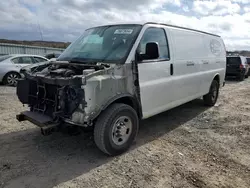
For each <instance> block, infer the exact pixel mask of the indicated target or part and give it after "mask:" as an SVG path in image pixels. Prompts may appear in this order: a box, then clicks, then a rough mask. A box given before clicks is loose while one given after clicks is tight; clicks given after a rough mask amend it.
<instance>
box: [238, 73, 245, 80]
mask: <svg viewBox="0 0 250 188" xmlns="http://www.w3.org/2000/svg"><path fill="white" fill-rule="evenodd" d="M239 80H240V81H244V80H245V74H244V73H242V74H241V75H240V77H239Z"/></svg>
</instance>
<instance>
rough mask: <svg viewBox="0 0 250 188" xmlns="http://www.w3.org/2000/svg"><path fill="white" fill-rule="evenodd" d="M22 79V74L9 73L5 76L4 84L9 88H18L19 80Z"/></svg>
mask: <svg viewBox="0 0 250 188" xmlns="http://www.w3.org/2000/svg"><path fill="white" fill-rule="evenodd" d="M20 77H21V76H20V74H18V73H17V72H9V73H7V74H6V75H5V76H4V78H3V84H4V85H9V86H16V85H17V79H19V78H20Z"/></svg>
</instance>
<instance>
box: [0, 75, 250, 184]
mask: <svg viewBox="0 0 250 188" xmlns="http://www.w3.org/2000/svg"><path fill="white" fill-rule="evenodd" d="M249 96H250V79H249V80H248V81H244V82H234V81H230V82H228V83H227V85H226V86H225V87H224V88H223V89H222V90H221V93H220V98H219V101H218V103H217V104H216V106H215V107H212V108H206V107H204V106H203V105H202V104H203V103H202V101H201V100H195V101H193V102H190V103H188V104H185V105H183V106H181V107H178V108H175V109H173V110H170V111H168V112H165V113H163V114H160V115H157V116H155V117H153V118H150V119H148V120H145V121H143V122H142V123H141V128H140V132H139V135H138V139H137V141H136V143H135V144H134V145H133V146H132V148H131V150H130V151H128V152H127V153H125V154H123V155H121V156H118V157H113V158H112V157H107V156H105V155H103V153H101V152H100V151H99V150H98V149H97V148H96V146H95V144H94V142H93V137H92V134H91V133H84V134H80V135H77V136H70V135H68V134H65V133H64V134H63V133H54V134H52V135H50V136H46V137H44V136H42V135H41V134H40V130H39V129H38V128H37V127H35V126H34V125H32V124H30V123H29V122H23V123H19V122H17V120H15V115H16V114H17V113H18V112H20V111H21V110H23V109H25V108H24V107H23V106H22V105H21V104H20V102H19V101H18V99H17V97H16V95H15V88H12V87H4V86H0V112H1V113H0V187H1V188H2V187H11V188H15V187H17V188H20V187H27V188H36V187H38V188H47V187H58V188H59V187H60V188H61V187H62V188H66V187H67V188H68V187H81V188H82V187H144V188H147V187H162V188H168V187H185V188H188V187H233V188H234V187H237V188H238V187H250V100H249Z"/></svg>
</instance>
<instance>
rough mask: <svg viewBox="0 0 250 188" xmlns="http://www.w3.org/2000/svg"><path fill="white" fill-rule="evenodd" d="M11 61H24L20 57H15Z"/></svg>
mask: <svg viewBox="0 0 250 188" xmlns="http://www.w3.org/2000/svg"><path fill="white" fill-rule="evenodd" d="M11 61H12V62H13V63H15V64H21V63H22V60H21V58H20V57H16V58H13V59H12V60H11Z"/></svg>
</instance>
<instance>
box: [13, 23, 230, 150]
mask: <svg viewBox="0 0 250 188" xmlns="http://www.w3.org/2000/svg"><path fill="white" fill-rule="evenodd" d="M183 41H185V44H183ZM225 69H226V50H225V46H224V43H223V40H222V39H221V38H220V37H219V36H217V35H214V34H210V33H206V32H201V31H197V30H193V29H187V28H183V27H178V26H172V25H166V24H157V23H146V24H122V25H108V26H101V27H94V28H90V29H88V30H86V31H85V33H84V34H83V35H82V36H80V37H79V38H78V39H77V40H76V41H75V42H74V43H73V44H71V45H70V46H69V47H68V48H67V49H66V50H65V51H64V52H63V53H62V54H61V55H60V57H59V58H57V62H53V61H49V62H46V63H42V64H40V65H37V66H33V67H26V69H25V70H24V71H23V74H24V75H25V77H24V78H23V79H21V80H20V81H18V85H17V96H18V98H19V100H20V101H21V102H22V103H23V104H28V105H29V107H30V110H28V111H24V112H21V113H20V114H18V115H17V119H18V120H19V121H24V120H29V121H31V122H33V123H34V124H36V125H38V126H39V127H41V129H42V133H43V134H44V135H48V134H50V133H51V132H52V131H53V130H55V129H58V128H60V126H61V125H64V122H67V124H70V125H73V126H82V127H93V129H94V140H95V143H96V145H97V146H98V147H99V149H100V150H102V151H103V152H104V153H106V154H109V155H117V154H120V153H122V152H124V151H126V150H127V149H128V148H129V147H130V145H131V144H132V142H133V141H134V139H135V137H136V135H137V132H138V130H139V120H140V119H146V118H149V117H151V116H154V115H156V114H159V113H161V112H164V111H166V110H168V109H171V108H174V107H176V106H179V105H181V104H184V103H186V102H189V101H191V100H194V99H196V98H198V97H201V96H203V99H204V103H205V105H208V106H213V105H214V104H215V103H216V101H217V98H218V94H219V88H220V86H222V85H223V84H224V82H225V81H224V78H225ZM23 88H27V89H26V90H23Z"/></svg>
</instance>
